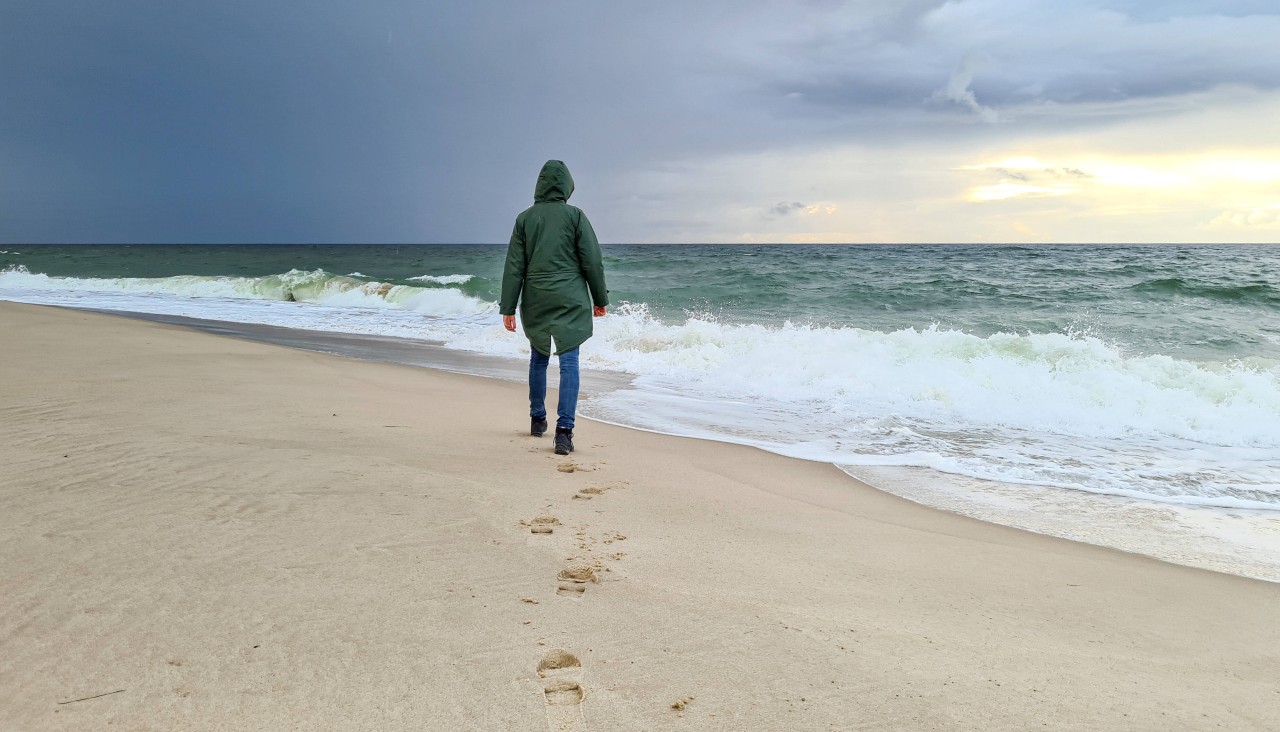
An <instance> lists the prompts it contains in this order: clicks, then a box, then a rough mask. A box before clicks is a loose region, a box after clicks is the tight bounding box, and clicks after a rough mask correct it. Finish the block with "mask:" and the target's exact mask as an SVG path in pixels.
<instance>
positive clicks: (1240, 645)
mask: <svg viewBox="0 0 1280 732" xmlns="http://www.w3.org/2000/svg"><path fill="white" fill-rule="evenodd" d="M0 337H3V338H4V340H5V342H6V343H7V344H11V348H10V349H9V350H10V355H8V357H7V358H6V359H5V360H4V362H3V363H2V364H0V379H2V381H0V384H2V386H0V390H2V391H0V393H2V394H3V395H4V397H5V398H4V400H3V410H4V420H3V422H2V423H0V424H2V426H0V445H2V447H0V451H3V452H2V453H0V464H3V465H5V466H7V470H6V472H7V473H8V476H7V479H6V480H4V481H3V482H0V498H2V499H3V500H4V502H5V505H6V506H9V507H11V510H10V511H8V512H6V514H5V516H3V517H0V549H2V550H3V557H4V560H5V561H4V564H5V566H6V567H9V568H12V569H10V570H8V571H7V572H6V574H7V576H6V578H5V579H6V581H5V585H6V592H5V593H3V595H2V597H3V599H0V618H2V620H0V631H2V632H0V659H2V660H0V687H2V688H0V691H3V692H4V698H5V699H7V700H8V701H6V702H4V703H2V704H0V726H4V727H6V728H14V729H78V728H82V727H84V726H89V725H96V724H100V723H101V722H102V721H103V720H107V721H111V722H114V723H116V724H124V725H126V726H131V727H138V726H158V727H160V728H185V729H231V728H235V729H270V728H278V727H280V726H310V727H313V728H330V729H367V728H380V729H400V728H408V727H419V728H420V727H421V726H424V725H427V726H431V727H440V728H448V727H453V728H485V729H529V728H531V727H539V726H540V725H541V724H548V725H549V727H550V728H552V729H632V728H637V729H638V728H643V729H689V728H702V729H738V728H744V727H745V728H750V729H829V728H833V727H834V728H849V727H851V726H852V727H856V728H868V729H877V728H878V729H901V728H911V729H954V728H985V729H1023V728H1026V727H1029V726H1032V725H1035V726H1041V725H1048V726H1050V727H1051V728H1053V727H1056V728H1090V729H1160V730H1164V729H1168V728H1170V727H1171V726H1172V727H1174V728H1178V727H1184V728H1185V727H1189V726H1205V725H1207V724H1218V725H1224V726H1227V727H1231V728H1234V729H1267V728H1274V727H1276V726H1280V712H1277V711H1276V706H1277V705H1276V704H1275V703H1274V702H1275V698H1274V696H1275V691H1274V689H1273V688H1271V685H1270V682H1268V681H1266V680H1267V679H1269V678H1275V677H1276V676H1277V675H1278V674H1280V658H1277V656H1276V654H1275V653H1274V652H1273V651H1269V650H1268V649H1274V648H1275V647H1277V645H1276V644H1277V641H1280V621H1277V619H1276V618H1275V617H1274V612H1272V609H1273V608H1274V607H1275V606H1276V605H1277V601H1278V600H1280V587H1277V586H1276V585H1273V584H1269V583H1266V582H1262V581H1255V580H1249V579H1244V578H1240V577H1236V576H1232V575H1226V574H1218V573H1213V572H1209V571H1206V570H1197V569H1194V568H1188V567H1183V566H1179V565H1173V564H1168V563H1164V562H1160V561H1158V560H1154V559H1149V558H1145V557H1142V556H1139V555H1134V554H1127V553H1123V552H1119V551H1115V550H1110V549H1106V548H1101V547H1097V546H1092V545H1087V544H1080V543H1076V542H1071V541H1066V540H1061V539H1055V538H1052V537H1048V536H1044V535H1040V534H1033V533H1029V532H1025V531H1020V530H1017V529H1013V528H1008V527H1004V526H998V525H995V524H988V523H984V522H981V521H978V520H976V519H969V518H966V517H963V516H958V515H955V514H950V513H946V512H943V511H939V510H934V509H930V508H926V507H923V506H921V505H918V504H915V503H913V502H911V501H909V500H907V499H902V498H898V497H896V496H893V495H891V494H888V493H884V492H882V491H878V490H876V489H874V488H870V487H868V486H865V485H864V484H862V483H861V482H859V481H856V480H855V479H853V478H852V477H850V476H847V475H846V474H844V473H841V472H840V471H838V470H837V469H836V468H835V467H834V466H830V465H825V464H821V463H812V462H806V461H801V460H798V459H792V458H786V457H783V456H780V455H776V454H773V453H769V452H765V451H763V450H758V449H755V448H750V447H744V446H737V445H732V444H727V443H715V442H707V441H702V440H689V439H685V438H679V437H672V436H667V435H659V434H653V433H647V432H642V431H638V430H631V429H627V428H620V427H614V426H611V425H608V424H604V423H599V422H593V423H591V424H589V425H582V426H580V427H579V429H578V432H579V435H578V438H577V442H578V446H579V449H578V451H577V452H576V453H575V454H574V455H572V456H570V457H569V459H568V460H565V459H563V458H557V457H556V456H554V455H553V454H551V452H550V445H549V442H548V441H547V440H545V439H544V440H541V441H539V440H536V439H534V438H529V437H527V436H525V435H522V434H520V430H519V429H518V428H520V427H522V426H523V423H524V421H525V419H524V417H523V415H524V411H523V407H524V404H523V394H522V389H521V388H520V387H519V386H518V385H515V384H511V383H509V382H502V381H498V380H494V379H485V378H482V377H470V376H461V375H457V374H452V373H448V372H444V371H439V370H429V369H423V368H420V367H407V366H398V365H393V364H386V363H379V362H375V361H367V360H355V359H347V358H335V357H333V356H328V355H323V354H317V353H313V352H306V351H297V350H293V349H289V348H284V347H277V346H269V345H263V344H259V343H253V342H248V341H244V340H239V339H233V338H210V337H209V336H208V335H206V334H201V333H197V332H193V331H190V330H186V329H182V328H178V327H174V326H167V325H159V324H153V323H147V322H143V321H136V320H128V319H124V318H118V317H109V316H104V315H97V314H92V313H86V312H83V311H74V310H65V309H57V308H48V307H39V306H30V305H16V304H12V303H0ZM193 386H194V387H195V388H193ZM568 467H572V470H567V469H566V470H562V469H561V468H568ZM592 489H598V490H596V491H592ZM541 515H554V516H556V518H557V523H555V524H553V525H552V526H553V533H551V534H534V533H531V526H530V524H531V523H533V520H534V519H536V518H538V517H539V516H541ZM522 522H523V525H522ZM615 555H617V556H616V557H615ZM582 566H585V567H587V568H589V569H591V573H592V574H594V575H595V577H596V579H597V580H598V581H595V582H592V581H589V580H588V581H586V582H582V583H577V582H574V581H573V576H575V572H576V568H580V567H582ZM561 573H565V574H566V576H567V577H568V579H562V578H561V577H560V575H561ZM564 585H567V588H566V587H564ZM579 589H581V590H582V591H581V592H579V591H578V590H579ZM526 598H527V599H529V600H535V601H536V602H527V601H525V599H526ZM555 649H563V650H565V651H567V652H569V653H572V654H573V655H574V656H575V657H576V659H577V661H578V664H577V665H573V664H569V665H567V666H562V667H561V668H545V664H544V668H543V669H542V670H541V673H540V672H539V668H538V667H539V664H540V661H542V660H545V659H546V658H548V657H549V656H548V654H549V652H550V651H552V650H555ZM552 665H555V664H552ZM122 687H124V689H125V690H124V691H123V692H121V693H112V694H111V695H110V696H103V697H101V698H95V699H92V700H88V701H83V702H78V703H74V704H72V703H70V701H69V700H76V699H79V698H80V697H88V696H92V695H93V694H104V693H108V692H114V690H115V689H118V688H122ZM682 700H683V703H680V702H681V701H682ZM61 702H65V703H66V704H61ZM672 705H677V706H679V707H680V708H678V709H676V708H672Z"/></svg>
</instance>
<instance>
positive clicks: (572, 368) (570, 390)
mask: <svg viewBox="0 0 1280 732" xmlns="http://www.w3.org/2000/svg"><path fill="white" fill-rule="evenodd" d="M530 350H531V351H532V353H531V354H529V416H530V417H532V418H533V419H542V418H544V417H546V416H547V364H548V363H550V362H551V357H550V356H546V355H543V354H541V353H538V349H536V348H532V349H530ZM556 358H558V359H560V403H559V404H557V405H556V414H557V416H558V417H559V419H557V420H556V427H563V428H565V429H567V430H572V429H573V418H574V415H575V414H576V413H577V411H578V349H576V348H575V349H573V350H572V351H565V352H563V353H561V354H560V355H558V356H557V357H556Z"/></svg>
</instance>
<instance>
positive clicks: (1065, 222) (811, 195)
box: [623, 89, 1280, 243]
mask: <svg viewBox="0 0 1280 732" xmlns="http://www.w3.org/2000/svg"><path fill="white" fill-rule="evenodd" d="M1094 113H1096V110H1092V109H1091V110H1090V114H1094ZM1002 114H1003V116H1004V117H1005V118H1007V119H1013V118H1014V117H1015V113H1014V112H1013V111H1010V112H1004V113H1002ZM1276 119H1280V92H1264V91H1248V90H1245V91H1241V90H1239V89H1226V90H1217V91H1213V92H1206V93H1204V94H1202V95H1199V96H1196V97H1194V98H1191V101H1189V102H1187V103H1186V105H1185V108H1183V109H1180V110H1175V111H1160V112H1150V113H1148V112H1147V111H1146V110H1144V113H1143V114H1138V115H1135V116H1134V117H1133V118H1126V119H1121V120H1116V121H1113V122H1111V123H1109V124H1107V125H1105V126H1100V127H1097V128H1094V127H1090V128H1088V130H1087V131H1086V132H1071V133H1062V132H1045V133H1041V134H1037V133H1036V131H1035V129H1032V130H1029V131H1023V132H1019V131H1018V128H1017V127H1016V122H1007V123H1006V122H1001V123H998V124H994V125H985V126H981V127H978V128H976V129H978V130H979V131H981V132H983V133H984V134H980V135H974V136H971V137H968V138H959V139H954V140H944V139H938V140H932V141H929V142H928V143H921V142H919V141H913V142H904V143H900V144H895V145H883V144H863V145H859V144H848V145H843V146H840V147H836V148H832V147H826V146H822V147H815V148H798V149H792V150H781V151H760V152H756V153H752V154H747V155H732V156H726V157H722V158H717V159H715V160H713V161H710V162H707V161H702V162H700V163H698V164H696V165H693V164H691V165H687V166H679V167H669V168H667V169H665V170H663V171H662V172H661V173H656V174H655V175H654V176H653V177H652V178H639V179H629V180H627V181H625V183H626V186H625V189H624V190H625V191H626V193H627V194H628V195H632V192H633V191H634V190H637V189H638V190H663V191H664V192H666V193H667V195H669V196H670V197H671V198H673V199H678V200H683V199H685V198H690V199H692V198H694V197H698V196H706V195H707V192H708V191H710V192H714V194H715V196H714V198H713V199H712V200H711V202H710V203H711V205H708V206H706V207H705V208H702V209H700V216H699V217H698V219H697V220H696V221H694V222H693V224H692V225H690V226H688V228H682V229H679V230H676V231H674V233H672V234H671V235H670V239H671V240H674V241H728V242H809V243H823V242H831V243H836V242H848V243H879V242H904V243H910V242H921V243H928V242H956V243H967V242H973V243H981V242H999V243H1036V242H1041V243H1051V242H1059V243H1129V242H1134V243H1142V242H1161V243H1197V242H1204V243H1214V242H1228V243H1230V242H1240V243H1275V242H1280V140H1277V138H1276V137H1275V135H1274V132H1273V131H1272V129H1271V128H1272V126H1273V125H1272V121H1273V120H1276ZM975 124H981V123H975ZM628 208H629V210H632V211H634V212H635V213H636V214H637V220H636V221H635V222H623V223H624V225H634V226H636V227H637V228H639V227H642V226H644V224H645V222H646V221H651V220H653V218H655V217H659V216H661V215H662V214H663V212H664V208H663V203H662V202H661V201H654V202H653V203H652V204H651V206H650V207H645V206H639V205H636V204H635V203H634V202H633V203H632V205H630V206H629V207H628ZM779 212H784V213H779Z"/></svg>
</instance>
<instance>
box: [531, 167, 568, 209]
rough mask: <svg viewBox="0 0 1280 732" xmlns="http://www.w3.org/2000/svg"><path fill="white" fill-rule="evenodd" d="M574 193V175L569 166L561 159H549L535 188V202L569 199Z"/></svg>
mask: <svg viewBox="0 0 1280 732" xmlns="http://www.w3.org/2000/svg"><path fill="white" fill-rule="evenodd" d="M572 195H573V176H571V175H569V168H568V166H566V165H565V164H564V163H562V162H560V161H559V160H548V161H547V162H546V163H545V164H543V166H542V172H541V173H538V185H537V187H536V188H534V189H533V202H534V203H547V202H549V201H568V200H569V196H572Z"/></svg>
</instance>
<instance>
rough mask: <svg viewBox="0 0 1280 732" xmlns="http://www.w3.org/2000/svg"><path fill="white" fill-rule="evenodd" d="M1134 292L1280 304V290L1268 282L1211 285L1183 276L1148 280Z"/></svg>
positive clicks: (1136, 287) (1134, 287) (1135, 287)
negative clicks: (1190, 280) (1189, 279)
mask: <svg viewBox="0 0 1280 732" xmlns="http://www.w3.org/2000/svg"><path fill="white" fill-rule="evenodd" d="M1129 289H1130V290H1132V291H1134V292H1142V293H1148V294H1154V295H1178V296H1182V297H1202V298H1205V299H1208V300H1217V301H1220V302H1249V303H1274V304H1278V305H1280V292H1277V291H1276V288H1274V287H1272V286H1271V285H1268V284H1255V285H1211V284H1204V283H1196V282H1189V281H1187V280H1185V279H1182V278H1181V277H1166V278H1161V279H1156V280H1148V281H1146V282H1141V283H1138V284H1136V285H1133V286H1131V287H1130V288H1129Z"/></svg>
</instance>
